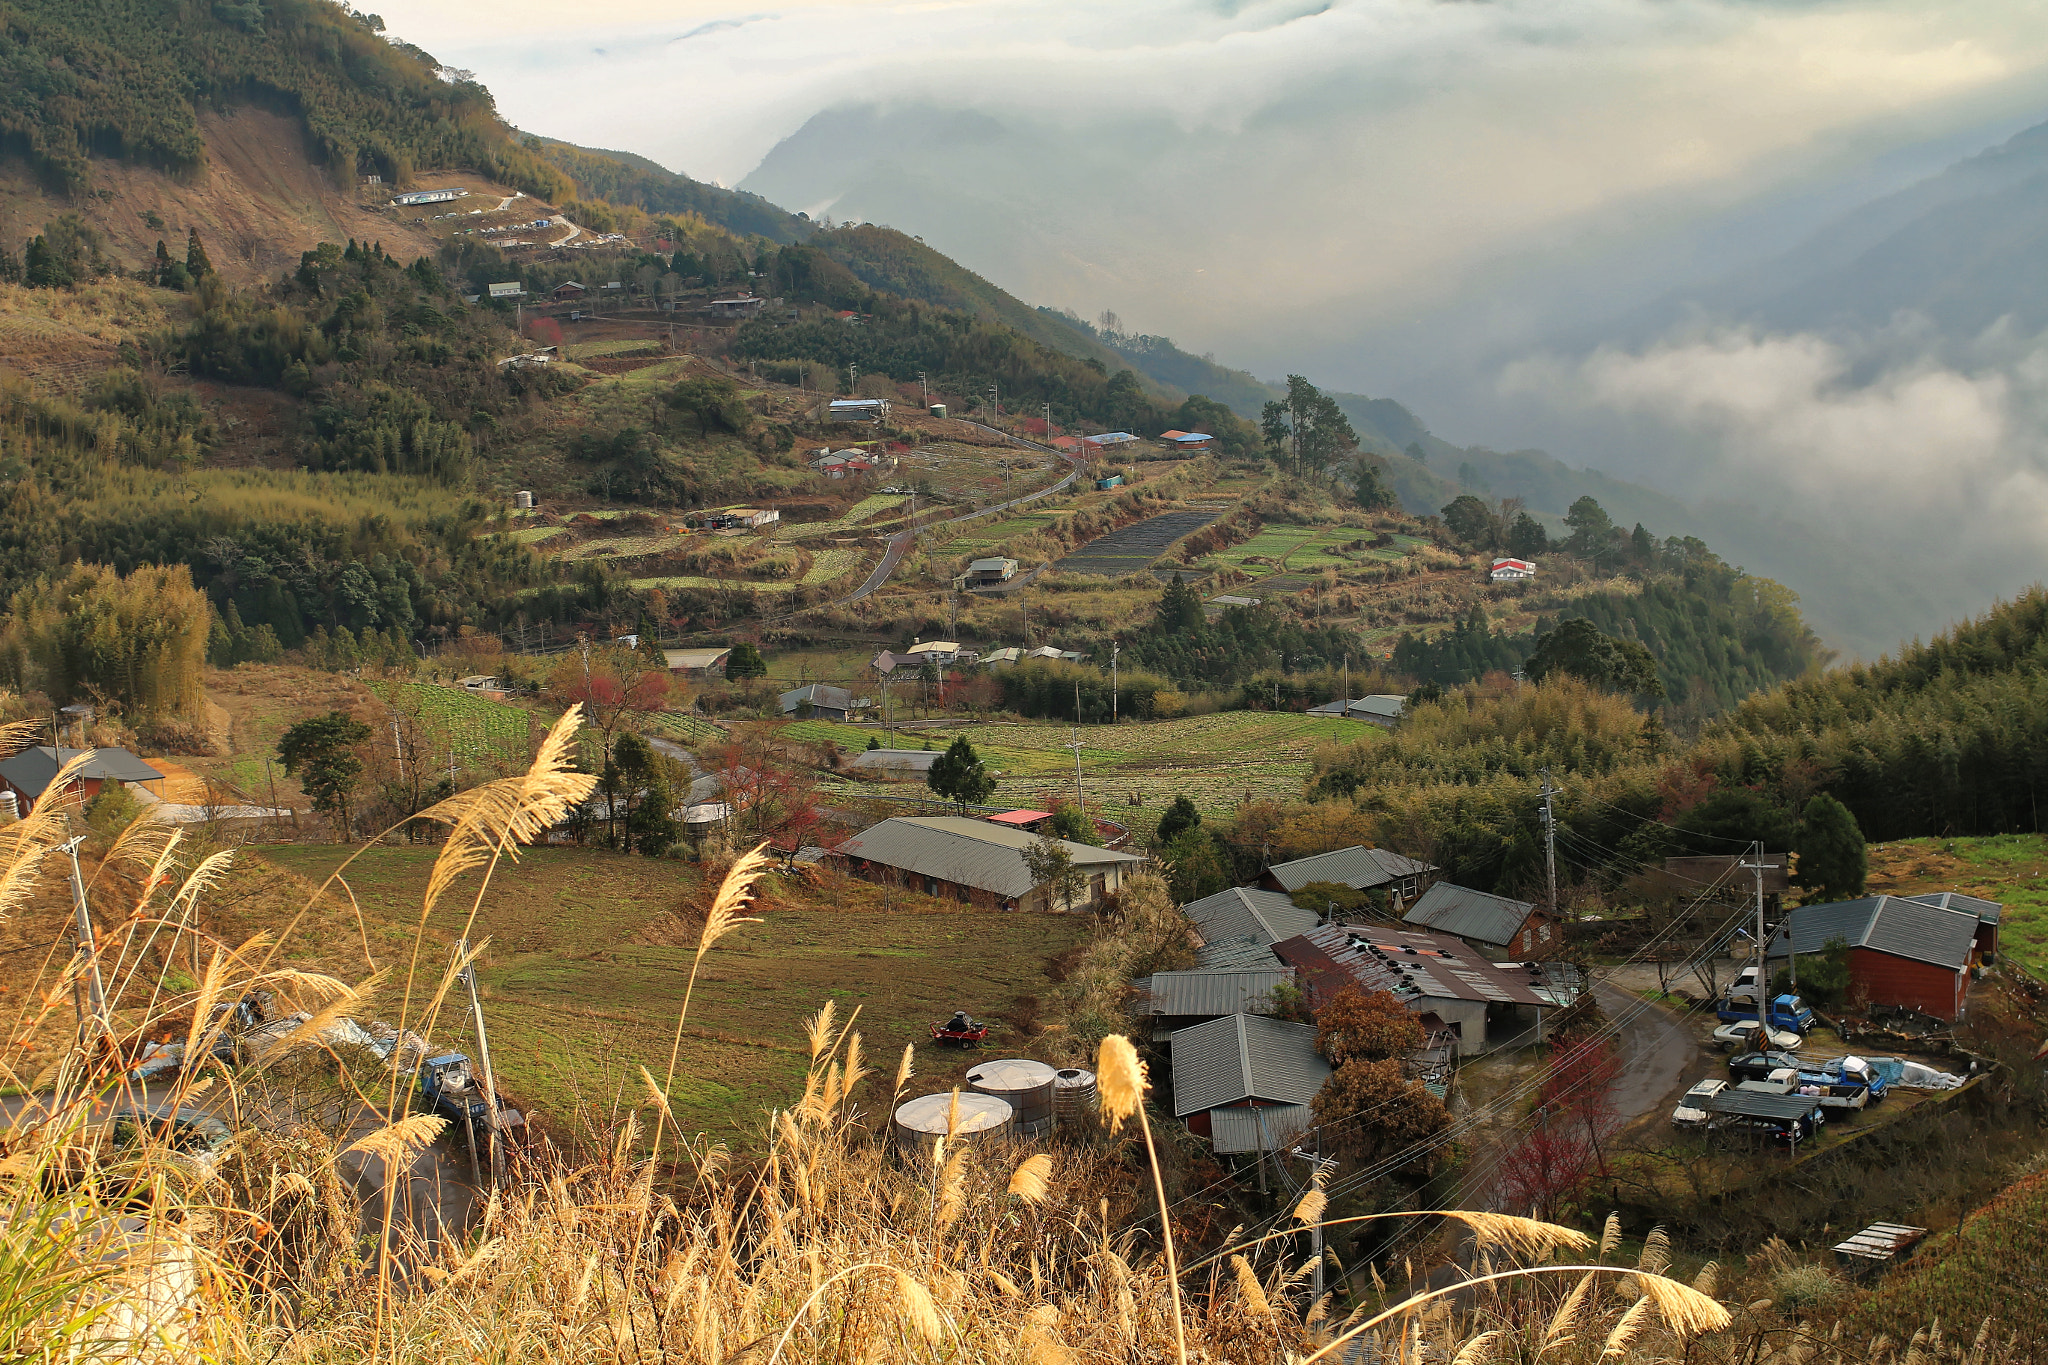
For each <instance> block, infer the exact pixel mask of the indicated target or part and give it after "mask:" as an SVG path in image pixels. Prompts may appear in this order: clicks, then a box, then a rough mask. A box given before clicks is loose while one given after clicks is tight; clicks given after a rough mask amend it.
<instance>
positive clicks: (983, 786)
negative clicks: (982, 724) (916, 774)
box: [925, 735, 996, 815]
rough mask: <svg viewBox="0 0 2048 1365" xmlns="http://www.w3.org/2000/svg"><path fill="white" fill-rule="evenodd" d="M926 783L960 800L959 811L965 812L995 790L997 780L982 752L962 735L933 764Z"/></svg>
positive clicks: (947, 795) (936, 791)
mask: <svg viewBox="0 0 2048 1365" xmlns="http://www.w3.org/2000/svg"><path fill="white" fill-rule="evenodd" d="M925 785H926V786H928V787H930V788H931V789H932V791H933V792H934V793H936V794H937V795H939V796H943V797H945V798H946V799H947V800H948V801H957V802H959V803H960V813H961V814H962V815H965V814H966V813H967V807H969V806H970V805H978V804H980V803H981V802H983V801H986V800H988V798H989V797H990V795H992V794H993V793H994V791H995V789H996V780H995V778H994V777H993V776H991V775H990V773H989V771H988V768H987V765H985V764H984V763H983V762H982V761H981V755H979V754H977V753H975V752H974V746H973V745H972V744H969V743H968V742H967V736H965V735H961V736H960V737H959V738H958V739H955V740H954V741H953V742H952V744H950V745H948V746H947V748H946V752H944V753H942V754H940V755H939V757H938V759H937V760H936V761H935V762H934V763H933V764H932V767H931V771H930V772H928V773H926V774H925Z"/></svg>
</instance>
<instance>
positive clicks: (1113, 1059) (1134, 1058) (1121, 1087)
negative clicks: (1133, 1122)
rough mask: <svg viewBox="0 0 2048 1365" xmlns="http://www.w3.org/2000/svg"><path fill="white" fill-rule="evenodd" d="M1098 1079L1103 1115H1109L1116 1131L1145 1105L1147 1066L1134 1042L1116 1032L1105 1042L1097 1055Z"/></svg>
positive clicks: (1098, 1049)
mask: <svg viewBox="0 0 2048 1365" xmlns="http://www.w3.org/2000/svg"><path fill="white" fill-rule="evenodd" d="M1095 1080H1096V1084H1097V1086H1098V1087H1099V1089H1098V1093H1099V1094H1100V1095H1101V1099H1102V1112H1103V1113H1105V1114H1107V1115H1108V1116H1109V1129H1110V1131H1111V1132H1116V1131H1117V1130H1118V1129H1120V1128H1122V1127H1123V1125H1124V1120H1125V1119H1128V1118H1129V1117H1131V1115H1133V1114H1135V1113H1137V1112H1138V1106H1139V1105H1140V1104H1143V1103H1144V1102H1145V1064H1144V1063H1143V1062H1141V1061H1139V1060H1138V1050H1137V1049H1136V1048H1134V1047H1132V1046H1131V1040H1130V1039H1128V1038H1126V1037H1124V1036H1123V1035H1122V1034H1121V1033H1112V1034H1110V1035H1109V1037H1107V1038H1104V1039H1103V1040H1102V1046H1101V1047H1099V1048H1097V1049H1096V1052H1095Z"/></svg>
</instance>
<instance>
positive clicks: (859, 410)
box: [826, 398, 889, 422]
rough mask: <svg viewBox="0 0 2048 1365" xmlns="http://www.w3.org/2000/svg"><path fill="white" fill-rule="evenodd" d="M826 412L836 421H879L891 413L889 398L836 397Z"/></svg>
mask: <svg viewBox="0 0 2048 1365" xmlns="http://www.w3.org/2000/svg"><path fill="white" fill-rule="evenodd" d="M826 412H827V415H828V416H829V417H831V419H832V420H833V421H835V422H879V421H881V420H882V419H883V418H885V417H887V416H888V415H889V400H888V399H886V398H835V399H833V400H832V403H831V406H830V407H829V408H828V409H827V410H826Z"/></svg>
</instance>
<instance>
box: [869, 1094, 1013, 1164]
mask: <svg viewBox="0 0 2048 1365" xmlns="http://www.w3.org/2000/svg"><path fill="white" fill-rule="evenodd" d="M952 1108H953V1095H952V1093H951V1092H950V1091H949V1092H947V1093H946V1094H943V1095H924V1096H920V1097H919V1098H917V1099H914V1100H909V1101H906V1102H905V1103H903V1104H901V1105H898V1106H897V1108H896V1118H895V1121H894V1122H893V1123H891V1124H890V1125H889V1131H890V1133H891V1134H893V1135H894V1137H895V1139H896V1145H897V1146H899V1147H901V1148H903V1149H904V1150H906V1151H911V1152H922V1153H923V1154H924V1156H925V1157H926V1158H927V1159H929V1158H930V1156H931V1151H932V1139H933V1138H942V1137H944V1136H945V1135H946V1120H947V1116H948V1115H949V1114H950V1113H951V1112H952ZM1015 1113H1016V1111H1015V1110H1013V1109H1011V1108H1010V1105H1009V1102H1008V1101H1007V1100H1002V1099H998V1098H997V1097H996V1096H994V1095H976V1094H971V1093H969V1092H967V1091H962V1092H961V1094H960V1118H959V1126H958V1127H956V1128H955V1129H954V1130H953V1131H954V1136H955V1137H956V1138H957V1137H963V1136H966V1135H969V1134H977V1135H985V1134H990V1133H1006V1132H1009V1131H1010V1124H1011V1119H1012V1118H1013V1117H1014V1116H1015Z"/></svg>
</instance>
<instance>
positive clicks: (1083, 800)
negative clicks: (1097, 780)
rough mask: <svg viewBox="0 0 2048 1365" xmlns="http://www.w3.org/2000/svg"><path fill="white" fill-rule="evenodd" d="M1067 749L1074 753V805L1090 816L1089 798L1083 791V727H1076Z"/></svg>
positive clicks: (1084, 814)
mask: <svg viewBox="0 0 2048 1365" xmlns="http://www.w3.org/2000/svg"><path fill="white" fill-rule="evenodd" d="M1066 747H1067V748H1069V749H1072V750H1073V751H1074V804H1075V805H1077V806H1079V807H1080V808H1081V814H1082V815H1083V816H1086V815H1087V814H1088V798H1087V796H1086V795H1085V794H1083V793H1082V791H1081V747H1082V746H1081V727H1080V725H1079V724H1078V723H1077V724H1076V725H1075V726H1074V737H1073V739H1071V740H1069V741H1068V742H1067V746H1066Z"/></svg>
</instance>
